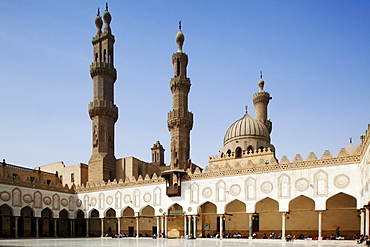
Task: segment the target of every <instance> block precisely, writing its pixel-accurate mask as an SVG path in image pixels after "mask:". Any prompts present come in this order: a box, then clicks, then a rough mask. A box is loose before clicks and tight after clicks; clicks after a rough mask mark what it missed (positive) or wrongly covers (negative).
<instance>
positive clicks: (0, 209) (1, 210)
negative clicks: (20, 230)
mask: <svg viewBox="0 0 370 247" xmlns="http://www.w3.org/2000/svg"><path fill="white" fill-rule="evenodd" d="M0 215H7V216H12V215H13V209H12V207H10V206H9V205H8V204H6V203H4V204H3V205H1V206H0Z"/></svg>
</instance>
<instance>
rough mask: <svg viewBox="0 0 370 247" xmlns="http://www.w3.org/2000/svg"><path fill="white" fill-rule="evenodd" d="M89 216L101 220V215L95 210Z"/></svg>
mask: <svg viewBox="0 0 370 247" xmlns="http://www.w3.org/2000/svg"><path fill="white" fill-rule="evenodd" d="M88 215H89V218H100V213H99V211H98V210H97V209H95V208H93V209H91V210H90V212H89V214H88Z"/></svg>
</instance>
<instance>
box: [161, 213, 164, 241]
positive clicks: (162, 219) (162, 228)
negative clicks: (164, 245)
mask: <svg viewBox="0 0 370 247" xmlns="http://www.w3.org/2000/svg"><path fill="white" fill-rule="evenodd" d="M161 233H162V237H163V236H164V216H162V217H161Z"/></svg>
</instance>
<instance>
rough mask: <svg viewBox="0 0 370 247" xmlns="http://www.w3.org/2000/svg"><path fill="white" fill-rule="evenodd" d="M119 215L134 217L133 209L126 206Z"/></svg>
mask: <svg viewBox="0 0 370 247" xmlns="http://www.w3.org/2000/svg"><path fill="white" fill-rule="evenodd" d="M121 215H122V217H134V216H135V212H134V209H133V208H132V207H129V206H127V207H125V208H124V209H122V213H121Z"/></svg>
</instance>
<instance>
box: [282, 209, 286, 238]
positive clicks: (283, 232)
mask: <svg viewBox="0 0 370 247" xmlns="http://www.w3.org/2000/svg"><path fill="white" fill-rule="evenodd" d="M285 219H286V212H283V213H281V239H284V238H285Z"/></svg>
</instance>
